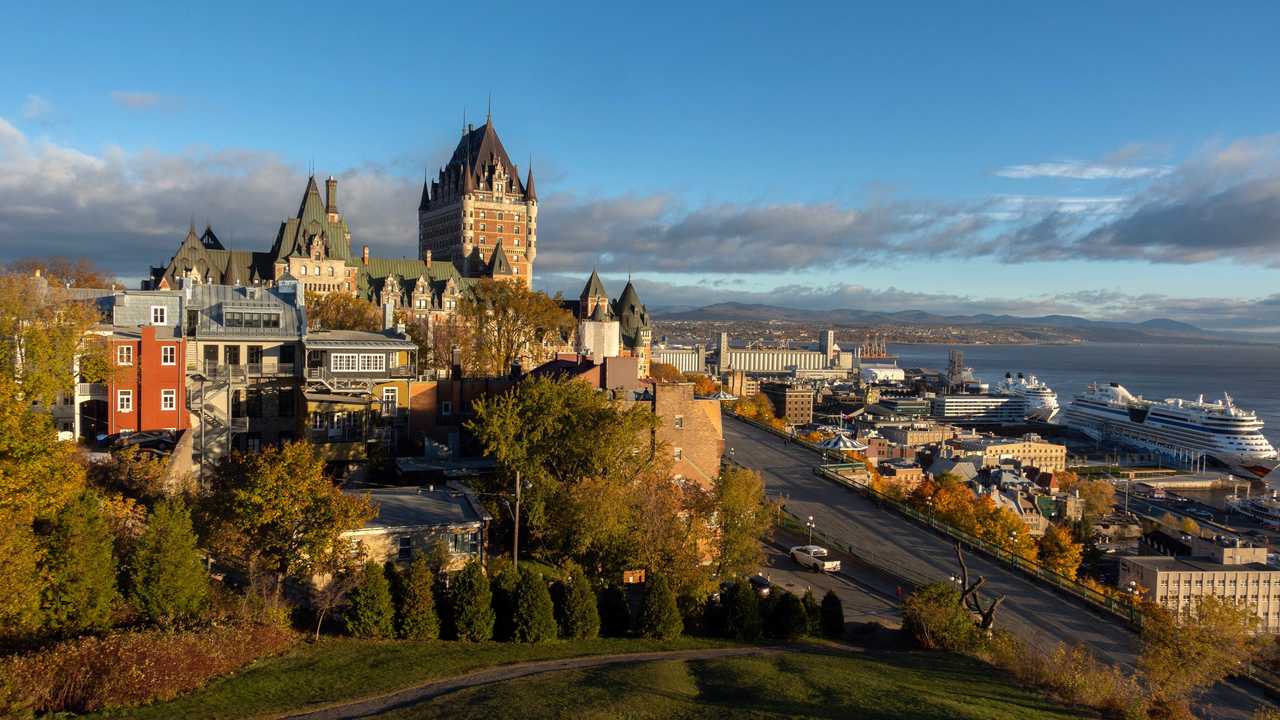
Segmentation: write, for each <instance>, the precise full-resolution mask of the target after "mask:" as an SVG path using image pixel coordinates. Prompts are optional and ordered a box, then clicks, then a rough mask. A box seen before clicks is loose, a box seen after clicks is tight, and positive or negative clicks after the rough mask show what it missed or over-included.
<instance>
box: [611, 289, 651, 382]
mask: <svg viewBox="0 0 1280 720" xmlns="http://www.w3.org/2000/svg"><path fill="white" fill-rule="evenodd" d="M613 312H614V314H615V315H616V316H617V317H618V324H619V330H620V332H621V334H622V346H623V348H625V349H626V350H628V351H629V352H630V353H631V355H632V356H633V357H635V358H637V359H638V360H639V365H640V377H647V376H648V375H649V355H650V350H651V348H652V345H653V325H652V324H651V323H650V322H649V309H648V308H646V307H645V306H644V303H642V302H640V293H638V292H636V286H635V285H632V284H631V281H630V280H627V286H626V287H625V288H623V289H622V294H621V295H619V296H618V301H617V302H616V303H614V306H613Z"/></svg>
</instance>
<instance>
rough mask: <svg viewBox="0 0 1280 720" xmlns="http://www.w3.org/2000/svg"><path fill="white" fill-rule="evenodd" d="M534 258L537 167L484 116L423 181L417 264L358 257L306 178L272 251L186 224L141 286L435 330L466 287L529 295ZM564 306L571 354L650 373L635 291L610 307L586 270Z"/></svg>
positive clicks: (330, 197) (340, 220) (331, 205)
mask: <svg viewBox="0 0 1280 720" xmlns="http://www.w3.org/2000/svg"><path fill="white" fill-rule="evenodd" d="M537 250H538V193H537V190H536V188H535V185H534V178H533V169H532V168H530V169H529V170H528V173H527V174H526V176H525V178H524V180H523V181H522V180H521V177H520V172H519V168H517V166H516V165H515V163H513V162H512V161H511V158H510V156H509V155H508V154H507V151H506V148H505V147H503V145H502V140H501V139H500V138H499V137H498V133H497V130H495V129H494V126H493V118H492V116H490V117H488V118H486V120H485V123H484V125H483V126H481V127H478V128H477V127H473V126H471V125H468V126H467V127H465V128H464V129H463V131H462V137H461V139H460V140H459V141H458V145H457V148H456V149H454V151H453V155H452V156H451V157H450V159H449V162H448V163H447V164H446V165H445V166H444V167H443V168H440V169H439V171H438V173H437V176H436V178H435V179H434V180H429V181H424V182H423V185H422V198H421V201H420V202H419V203H418V257H417V258H414V259H402V258H380V257H375V256H372V255H370V252H369V246H368V245H363V246H361V249H360V252H359V253H358V254H357V253H356V252H354V251H353V250H352V234H351V229H350V227H349V226H348V225H347V221H346V219H345V218H344V217H343V215H342V212H341V210H340V209H339V205H338V181H337V180H336V179H335V178H333V177H329V178H328V179H326V180H325V182H324V194H323V197H322V196H321V191H320V186H319V184H318V183H317V181H316V178H315V176H312V177H310V178H309V179H308V180H307V187H306V190H305V191H304V192H303V195H302V201H301V203H300V204H299V206H298V211H297V213H296V215H294V216H293V217H290V218H287V219H286V220H284V221H283V222H281V223H280V227H279V229H278V230H277V231H276V237H275V241H274V242H273V243H272V245H271V249H270V250H267V251H265V252H264V251H257V250H229V249H227V248H226V247H225V246H224V245H223V244H222V242H221V241H220V240H219V239H218V236H217V235H216V234H215V233H214V231H213V228H212V227H208V226H207V227H205V229H204V232H203V233H199V234H198V233H197V232H196V228H195V226H194V224H193V225H192V226H191V227H190V228H189V229H188V231H187V235H186V237H185V238H184V239H183V240H182V242H181V244H180V245H179V246H178V249H177V251H176V252H175V253H174V254H173V257H172V258H170V259H169V262H168V264H166V265H164V266H163V267H152V268H151V269H150V272H149V273H148V279H147V280H146V281H145V282H144V288H145V289H151V290H168V289H176V288H178V287H179V286H180V285H184V284H187V285H229V286H247V287H274V286H276V285H278V284H279V283H280V282H281V281H284V280H289V281H291V282H295V283H296V284H297V285H298V286H299V287H300V288H301V289H302V290H303V291H304V292H310V293H319V294H322V295H323V294H327V293H334V292H337V293H348V294H351V295H355V296H356V297H360V298H362V299H364V300H367V301H368V302H371V303H373V304H375V305H378V306H379V307H382V308H384V309H387V310H390V313H389V314H387V316H388V317H390V316H392V315H394V314H395V313H396V312H399V311H405V312H407V313H409V314H410V315H411V316H412V317H414V318H416V319H425V320H427V321H428V322H429V323H434V322H435V321H438V320H441V319H443V318H446V317H447V316H449V315H451V314H452V313H453V312H454V311H455V310H456V309H457V307H458V301H459V299H460V297H461V293H462V292H463V291H464V290H465V288H466V287H467V286H468V285H469V284H470V283H474V282H477V281H480V280H496V281H505V282H519V283H523V284H524V285H525V287H532V285H533V263H534V259H535V258H536V256H537ZM566 307H567V309H569V310H570V311H572V312H573V313H574V315H575V317H576V318H577V319H578V328H577V329H578V332H577V337H576V338H575V341H574V346H575V349H576V350H577V351H578V352H580V353H582V354H584V355H590V356H595V357H614V356H619V355H629V356H634V357H637V358H638V359H639V370H640V372H641V374H642V375H647V374H648V366H649V354H650V344H651V340H650V335H651V332H650V323H649V315H648V311H647V309H646V308H645V306H644V305H643V304H642V303H641V302H640V299H639V295H638V294H637V293H636V290H635V287H634V286H633V285H632V284H631V283H630V282H628V283H627V286H626V288H625V289H624V290H623V292H622V294H621V295H620V296H619V297H618V300H617V301H610V300H609V299H608V297H607V296H606V295H605V293H604V286H603V284H602V283H601V281H600V278H599V276H598V275H596V274H595V272H594V271H593V272H592V274H591V278H590V280H589V281H588V282H587V285H586V287H585V288H584V289H583V292H582V295H581V297H580V298H579V299H578V301H577V302H569V303H566Z"/></svg>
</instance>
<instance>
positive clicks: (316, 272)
mask: <svg viewBox="0 0 1280 720" xmlns="http://www.w3.org/2000/svg"><path fill="white" fill-rule="evenodd" d="M298 274H299V275H306V274H307V266H306V265H299V266H298ZM311 274H312V275H314V276H315V277H320V275H321V271H320V266H319V265H314V266H312V268H311ZM335 275H336V273H335V272H334V269H333V266H332V265H330V266H329V277H334V276H335Z"/></svg>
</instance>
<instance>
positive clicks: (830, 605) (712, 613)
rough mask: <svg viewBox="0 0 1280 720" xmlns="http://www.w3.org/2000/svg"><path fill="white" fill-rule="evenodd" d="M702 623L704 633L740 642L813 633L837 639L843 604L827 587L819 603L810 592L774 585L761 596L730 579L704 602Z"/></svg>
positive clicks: (842, 622) (784, 638)
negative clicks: (766, 594) (795, 592)
mask: <svg viewBox="0 0 1280 720" xmlns="http://www.w3.org/2000/svg"><path fill="white" fill-rule="evenodd" d="M704 626H705V628H706V631H707V632H708V634H711V635H717V636H720V637H725V638H731V639H734V640H743V641H753V640H758V639H760V638H761V637H769V638H773V639H777V640H796V639H799V638H802V637H806V636H815V635H822V636H825V637H829V638H840V637H842V636H843V635H844V606H843V604H842V603H841V602H840V598H839V597H837V596H836V594H835V593H834V592H831V591H829V590H828V591H827V593H826V595H824V596H823V598H822V602H821V603H819V602H818V600H817V599H816V598H815V597H814V596H813V593H812V591H806V592H805V594H804V596H803V597H797V596H796V595H794V594H792V593H790V592H786V591H783V590H779V589H776V588H775V589H774V590H773V592H771V593H770V594H769V595H768V596H767V597H766V598H764V599H761V598H760V596H759V595H758V594H757V593H756V591H755V590H754V589H753V588H752V587H751V585H750V583H748V582H746V581H745V580H744V581H733V582H729V583H726V584H725V586H724V588H723V589H722V590H721V592H720V595H719V596H718V597H717V598H715V599H714V600H713V602H711V603H710V604H708V605H707V607H706V611H705V616H704Z"/></svg>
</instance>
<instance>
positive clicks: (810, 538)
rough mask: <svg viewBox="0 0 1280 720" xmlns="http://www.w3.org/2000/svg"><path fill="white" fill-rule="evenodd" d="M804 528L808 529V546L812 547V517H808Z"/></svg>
mask: <svg viewBox="0 0 1280 720" xmlns="http://www.w3.org/2000/svg"><path fill="white" fill-rule="evenodd" d="M805 526H806V527H808V528H809V544H810V545H812V544H813V528H814V524H813V516H812V515H810V516H809V522H807V523H805Z"/></svg>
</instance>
